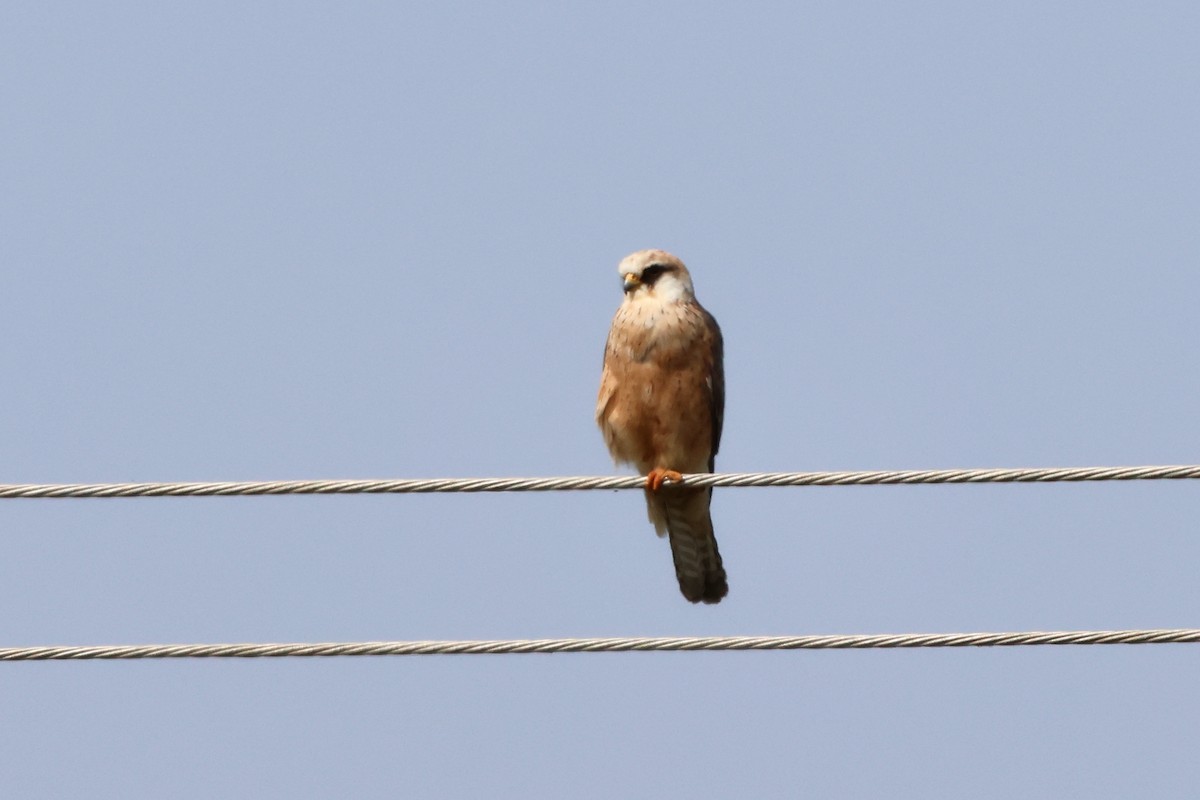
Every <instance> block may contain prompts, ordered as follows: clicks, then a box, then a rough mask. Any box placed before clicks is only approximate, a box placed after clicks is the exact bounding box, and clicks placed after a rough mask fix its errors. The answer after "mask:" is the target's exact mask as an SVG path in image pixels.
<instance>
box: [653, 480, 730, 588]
mask: <svg viewBox="0 0 1200 800" xmlns="http://www.w3.org/2000/svg"><path fill="white" fill-rule="evenodd" d="M711 495H712V490H711V489H698V490H692V491H688V490H684V489H678V488H668V489H666V490H664V491H661V492H658V493H652V492H647V493H646V499H647V508H648V509H649V512H650V521H651V522H653V523H654V527H655V528H656V529H657V530H658V533H659V535H660V536H661V535H662V534H663V533H664V532H665V533H666V534H667V537H668V540H669V541H670V543H671V557H672V559H673V560H674V561H675V577H676V578H678V579H679V591H680V592H682V593H683V596H684V597H685V598H687V599H688V600H689V601H691V602H693V603H701V602H703V603H719V602H721V598H722V597H724V596H725V595H726V594H728V593H729V585H728V583H726V580H725V567H724V565H722V563H721V553H720V551H719V550H718V549H717V537H716V536H715V535H714V533H713V524H712V516H711V514H710V513H709V502H710V500H711Z"/></svg>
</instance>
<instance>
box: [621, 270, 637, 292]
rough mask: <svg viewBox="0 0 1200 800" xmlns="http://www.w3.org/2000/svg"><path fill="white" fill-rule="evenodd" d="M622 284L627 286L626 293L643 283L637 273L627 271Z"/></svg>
mask: <svg viewBox="0 0 1200 800" xmlns="http://www.w3.org/2000/svg"><path fill="white" fill-rule="evenodd" d="M622 285H623V286H624V287H625V294H629V293H630V292H632V291H633V290H634V289H636V288H637V287H639V286H641V285H642V279H641V278H639V277H638V276H637V274H636V273H633V272H627V273H625V280H624V282H623V284H622Z"/></svg>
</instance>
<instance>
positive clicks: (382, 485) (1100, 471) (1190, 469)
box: [0, 465, 1200, 499]
mask: <svg viewBox="0 0 1200 800" xmlns="http://www.w3.org/2000/svg"><path fill="white" fill-rule="evenodd" d="M1197 478H1200V465H1182V466H1161V467H1042V468H1018V469H933V470H892V471H870V472H735V473H723V474H708V473H696V474H692V475H685V476H684V483H685V484H686V485H688V486H698V487H703V486H726V487H733V486H739V487H749V486H867V485H897V484H903V485H911V484H944V483H950V484H962V483H1059V482H1071V483H1075V482H1083V481H1146V480H1194V479H1197ZM643 486H645V479H644V478H638V477H574V478H571V477H568V478H435V479H385V480H297V481H225V482H212V483H41V484H39V483H27V484H20V483H16V484H0V499H16V498H64V497H195V496H203V497H211V496H230V495H280V494H417V493H425V492H555V491H582V490H618V489H641V488H642V487H643Z"/></svg>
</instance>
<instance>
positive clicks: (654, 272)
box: [642, 264, 667, 283]
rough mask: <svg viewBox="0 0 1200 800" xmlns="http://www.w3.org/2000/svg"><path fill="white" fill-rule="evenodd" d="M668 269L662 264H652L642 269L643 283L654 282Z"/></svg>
mask: <svg viewBox="0 0 1200 800" xmlns="http://www.w3.org/2000/svg"><path fill="white" fill-rule="evenodd" d="M666 271H667V268H666V267H665V266H664V265H662V264H651V265H650V266H648V267H646V268H645V269H644V270H642V283H654V282H655V281H656V280H658V276H659V275H662V274H663V273H664V272H666Z"/></svg>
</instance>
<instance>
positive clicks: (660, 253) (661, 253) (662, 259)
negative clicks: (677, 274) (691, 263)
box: [617, 250, 683, 275]
mask: <svg viewBox="0 0 1200 800" xmlns="http://www.w3.org/2000/svg"><path fill="white" fill-rule="evenodd" d="M651 264H667V265H672V266H677V267H682V266H683V262H682V261H680V260H679V259H678V258H676V257H675V256H673V255H671V254H670V253H668V252H667V251H666V250H638V251H637V252H636V253H630V254H629V255H627V256H625V257H624V258H623V259H621V263H620V264H618V265H617V272H619V273H620V274H622V275H628V274H629V273H631V272H632V273H634V274H637V275H640V274H641V273H642V270H644V269H645V268H646V267H648V266H650V265H651Z"/></svg>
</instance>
